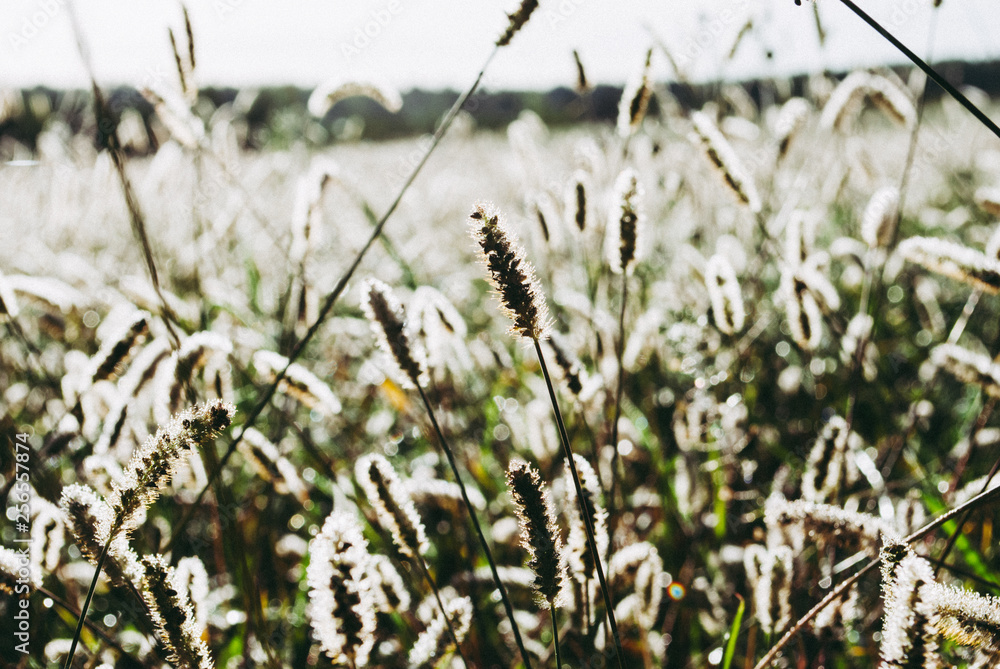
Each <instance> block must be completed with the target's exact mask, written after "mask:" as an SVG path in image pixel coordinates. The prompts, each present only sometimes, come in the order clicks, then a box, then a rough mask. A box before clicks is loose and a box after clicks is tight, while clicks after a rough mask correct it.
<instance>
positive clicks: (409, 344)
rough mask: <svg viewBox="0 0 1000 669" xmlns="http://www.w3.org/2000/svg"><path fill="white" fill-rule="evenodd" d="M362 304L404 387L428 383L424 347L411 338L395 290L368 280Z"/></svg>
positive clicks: (363, 291) (364, 288) (377, 281)
mask: <svg viewBox="0 0 1000 669" xmlns="http://www.w3.org/2000/svg"><path fill="white" fill-rule="evenodd" d="M362 293H363V297H362V299H361V307H362V309H363V310H364V312H365V316H367V317H368V320H369V321H370V322H371V327H372V332H374V333H375V337H376V338H377V339H378V343H379V346H381V347H382V349H383V350H384V351H385V352H386V353H387V354H388V357H389V359H390V360H391V361H392V362H393V366H394V367H395V368H396V371H397V374H396V376H397V378H398V379H399V380H400V383H401V385H402V386H403V387H404V388H416V387H417V386H425V385H427V369H426V362H425V360H426V358H427V356H426V355H425V354H424V352H423V348H422V347H420V346H419V345H418V343H417V342H416V341H415V340H414V339H413V338H411V337H410V334H409V327H408V326H407V323H406V314H405V312H404V311H403V306H402V305H401V304H400V303H399V302H398V301H397V300H396V298H395V297H394V296H393V294H392V290H391V289H390V288H389V286H387V285H386V284H385V283H383V282H381V281H379V280H378V279H368V280H367V281H366V282H365V284H364V287H363V289H362Z"/></svg>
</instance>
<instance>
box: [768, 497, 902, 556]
mask: <svg viewBox="0 0 1000 669" xmlns="http://www.w3.org/2000/svg"><path fill="white" fill-rule="evenodd" d="M764 525H765V526H766V527H767V531H768V536H767V539H768V546H770V547H773V546H775V545H782V544H786V545H789V546H791V547H792V549H793V550H794V551H795V553H801V552H802V550H803V548H804V546H805V542H806V540H807V539H809V540H810V541H817V540H821V539H829V540H834V541H837V542H838V544H839V545H843V546H845V547H846V546H848V545H850V546H855V545H856V546H858V548H859V549H862V550H864V551H865V552H866V553H868V554H869V555H871V556H873V557H874V556H876V555H878V552H879V547H880V545H881V544H884V543H893V542H895V543H899V542H901V541H902V539H901V538H900V536H899V532H898V531H897V530H896V528H895V527H894V526H893V525H892V524H891V523H887V522H886V521H884V520H882V519H880V518H876V517H875V516H872V515H870V514H867V513H858V512H855V511H848V510H846V509H843V508H841V507H838V506H832V505H829V504H816V503H814V502H809V501H805V500H796V501H794V502H789V501H788V500H786V499H785V498H784V497H782V496H781V495H778V494H772V495H771V496H770V497H769V498H768V500H767V503H766V504H765V507H764Z"/></svg>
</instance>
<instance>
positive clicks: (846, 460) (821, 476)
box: [802, 416, 862, 504]
mask: <svg viewBox="0 0 1000 669" xmlns="http://www.w3.org/2000/svg"><path fill="white" fill-rule="evenodd" d="M861 447H862V443H861V437H859V436H858V435H857V434H856V433H854V432H852V431H851V430H850V428H849V426H848V425H847V421H846V420H844V419H843V418H841V417H840V416H833V417H831V418H830V420H829V421H827V423H826V425H824V426H823V430H822V431H821V432H820V434H819V436H818V437H817V438H816V441H815V442H813V447H812V450H811V451H810V452H809V460H808V462H807V463H806V471H805V474H803V476H802V497H803V499H805V500H807V501H810V502H817V503H821V504H822V503H826V502H830V501H833V500H834V499H836V498H837V496H838V493H839V492H840V491H841V490H842V489H843V488H845V487H847V486H849V485H852V484H853V483H855V482H856V481H857V480H858V468H857V465H856V464H855V460H854V453H855V452H856V451H857V450H858V449H860V448H861Z"/></svg>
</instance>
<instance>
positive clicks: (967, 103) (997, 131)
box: [840, 0, 1000, 137]
mask: <svg viewBox="0 0 1000 669" xmlns="http://www.w3.org/2000/svg"><path fill="white" fill-rule="evenodd" d="M840 1H841V2H842V3H843V4H844V5H846V6H847V8H848V9H850V10H851V11H852V12H854V13H855V14H857V15H858V17H859V18H861V20H862V21H864V22H865V23H867V24H868V25H870V26H871V27H872V28H874V29H875V32H877V33H878V34H879V35H881V36H882V37H884V38H885V39H886V40H887V41H888V42H889V43H890V44H892V45H893V46H894V47H896V48H897V49H899V50H900V51H901V52H902V53H903V55H904V56H906V57H907V58H909V59H910V60H911V61H912V62H913V64H914V65H916V66H917V67H919V68H920V69H921V70H922V71H923V72H924V74H926V75H927V76H928V77H930V78H931V79H933V80H934V83H936V84H937V85H938V86H940V87H941V88H943V89H944V90H945V92H946V93H948V95H950V96H951V97H953V98H954V99H955V100H956V101H957V102H958V103H959V104H961V105H962V106H963V107H965V108H966V109H967V110H969V112H970V113H971V114H972V115H973V116H975V117H976V119H978V120H979V122H980V123H982V124H983V125H984V126H986V127H987V128H988V129H989V131H990V132H992V133H993V134H994V135H996V136H997V137H1000V127H998V126H997V124H996V123H994V122H993V121H992V120H990V117H989V116H987V115H986V114H984V113H983V112H982V110H980V109H979V107H977V106H976V105H974V104H972V101H971V100H969V98H967V97H965V96H964V95H963V94H962V92H961V91H959V90H958V89H957V88H955V87H954V86H952V85H951V84H950V83H948V80H947V79H945V78H944V77H942V76H941V75H940V74H938V72H937V70H935V69H934V68H933V67H931V66H930V65H928V64H927V63H925V62H924V61H923V59H921V58H920V56H918V55H917V54H915V53H913V52H912V51H910V49H908V48H907V47H906V45H905V44H903V43H902V42H900V41H899V40H898V39H896V37H895V36H893V34H892V33H890V32H889V31H888V30H886V29H885V28H883V27H882V25H881V24H880V23H879V22H878V21H876V20H875V19H873V18H872V17H870V16H869V15H868V14H866V13H865V12H864V11H863V10H862V9H861V8H860V7H858V6H857V5H856V4H854V3H853V2H852V1H851V0H840Z"/></svg>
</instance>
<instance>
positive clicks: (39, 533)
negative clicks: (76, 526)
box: [31, 496, 66, 572]
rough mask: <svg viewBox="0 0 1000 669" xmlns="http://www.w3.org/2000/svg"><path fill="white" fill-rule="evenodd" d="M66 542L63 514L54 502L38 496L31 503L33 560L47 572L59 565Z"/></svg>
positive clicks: (33, 562)
mask: <svg viewBox="0 0 1000 669" xmlns="http://www.w3.org/2000/svg"><path fill="white" fill-rule="evenodd" d="M65 544H66V531H65V526H64V525H63V519H62V514H61V513H60V511H59V507H57V506H56V505H55V504H53V503H52V502H49V501H48V500H46V499H44V498H43V497H40V496H36V497H34V499H33V500H32V503H31V562H32V564H37V565H39V566H40V567H41V568H42V569H44V570H45V571H47V572H51V571H53V570H54V569H55V568H56V567H57V566H58V565H59V555H60V552H61V551H62V548H63V546H64V545H65Z"/></svg>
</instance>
